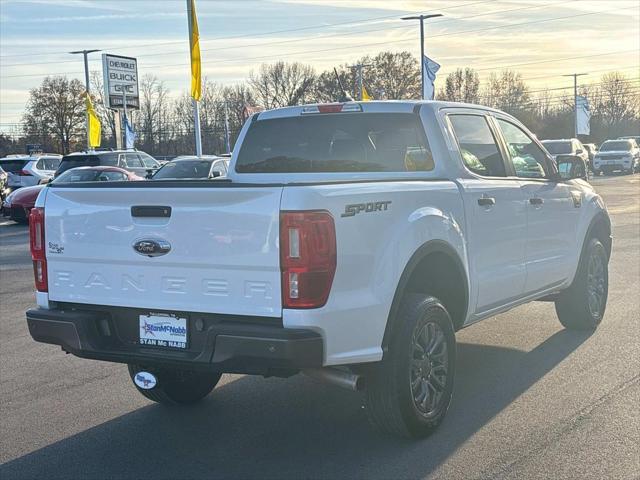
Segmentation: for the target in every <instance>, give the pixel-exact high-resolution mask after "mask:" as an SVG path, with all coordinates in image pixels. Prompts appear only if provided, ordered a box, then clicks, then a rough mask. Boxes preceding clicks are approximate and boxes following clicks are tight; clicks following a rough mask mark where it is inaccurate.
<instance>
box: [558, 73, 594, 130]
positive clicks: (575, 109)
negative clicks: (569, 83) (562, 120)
mask: <svg viewBox="0 0 640 480" xmlns="http://www.w3.org/2000/svg"><path fill="white" fill-rule="evenodd" d="M583 75H589V74H588V73H570V74H567V75H562V76H563V77H573V116H574V118H573V133H574V136H575V138H578V77H582V76H583Z"/></svg>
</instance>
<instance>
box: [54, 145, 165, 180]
mask: <svg viewBox="0 0 640 480" xmlns="http://www.w3.org/2000/svg"><path fill="white" fill-rule="evenodd" d="M97 166H107V167H120V168H124V169H125V170H128V171H130V172H133V173H135V174H136V175H138V176H139V177H144V176H145V175H146V174H147V171H148V170H157V169H158V168H160V163H159V162H158V161H157V160H156V159H155V158H153V157H152V156H151V155H148V154H146V153H144V152H140V151H138V150H102V151H101V150H97V151H95V152H76V153H70V154H69V155H65V156H64V157H63V158H62V161H61V162H60V167H59V168H58V170H56V173H55V176H56V177H57V176H58V175H60V174H61V173H63V172H66V171H67V170H69V169H71V168H75V167H97Z"/></svg>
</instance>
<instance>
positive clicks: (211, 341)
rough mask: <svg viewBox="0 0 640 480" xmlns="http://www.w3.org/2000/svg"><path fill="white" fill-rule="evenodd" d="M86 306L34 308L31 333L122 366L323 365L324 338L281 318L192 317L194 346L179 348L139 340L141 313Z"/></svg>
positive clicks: (271, 370) (279, 369) (284, 368)
mask: <svg viewBox="0 0 640 480" xmlns="http://www.w3.org/2000/svg"><path fill="white" fill-rule="evenodd" d="M85 307H86V309H85ZM85 307H82V308H77V307H70V306H69V307H67V306H65V307H64V308H59V309H55V310H45V309H33V310H29V311H27V314H26V315H27V324H28V326H29V333H30V334H31V336H32V337H33V339H34V340H36V341H38V342H43V343H51V344H54V345H60V346H61V347H62V349H63V350H64V351H66V352H69V353H72V354H74V355H76V356H78V357H82V358H89V359H94V360H104V361H109V362H117V363H134V364H142V365H145V366H149V365H151V366H154V365H164V366H171V367H175V368H185V369H196V370H212V371H218V372H226V373H247V374H259V375H288V374H291V373H293V372H295V371H297V370H300V369H302V368H312V367H321V366H322V359H323V341H322V337H321V336H320V334H318V333H317V332H314V331H311V330H304V329H286V328H283V327H282V324H281V322H280V324H278V323H277V321H278V319H269V318H267V319H265V318H260V317H238V316H230V315H212V314H193V313H190V314H188V315H189V319H188V322H189V331H190V333H189V345H188V348H187V349H185V350H178V349H162V348H158V347H150V346H143V345H140V344H139V343H138V342H137V336H138V330H139V324H138V320H137V319H138V314H139V313H140V312H141V311H138V310H136V309H130V308H121V307H95V308H94V307H93V306H85ZM200 320H202V321H200ZM265 323H266V325H265ZM196 325H197V326H198V327H199V328H198V329H196Z"/></svg>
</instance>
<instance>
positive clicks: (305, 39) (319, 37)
mask: <svg viewBox="0 0 640 480" xmlns="http://www.w3.org/2000/svg"><path fill="white" fill-rule="evenodd" d="M576 1H579V0H562V1H560V2H548V3H544V4H540V5H529V6H526V7H518V8H511V9H507V10H493V11H491V12H484V13H479V14H476V15H467V16H463V17H458V18H447V19H445V20H440V21H438V20H436V21H434V22H431V24H432V25H437V24H439V23H447V22H456V21H461V20H468V19H470V18H477V17H483V16H487V15H495V14H497V13H508V12H515V11H520V10H531V9H537V8H544V7H548V6H552V5H560V4H564V3H574V2H576ZM478 3H485V2H478ZM382 18H385V19H386V18H390V17H388V16H385V17H382ZM394 18H397V17H396V16H394ZM351 23H354V22H351ZM334 25H336V24H334ZM409 28H410V27H408V26H406V25H397V26H393V27H385V28H376V29H370V30H358V31H355V32H346V33H330V34H326V35H316V36H314V37H302V38H294V39H289V40H278V41H273V42H266V43H265V42H263V43H253V44H244V45H240V44H238V45H225V46H224V47H222V48H221V47H216V48H203V49H201V52H217V51H227V50H233V49H238V48H251V47H266V46H271V45H282V44H287V43H297V42H308V41H313V40H322V39H325V38H334V37H346V36H352V35H361V34H363V33H375V32H386V31H390V30H400V29H405V30H408V29H409ZM229 38H239V37H229ZM242 38H247V37H246V36H245V37H242ZM215 40H219V39H215ZM206 41H209V40H206ZM172 43H175V42H172ZM179 43H185V42H179ZM156 45H162V44H156ZM127 48H129V47H127ZM179 53H180V54H181V53H184V52H183V51H182V50H180V51H173V52H158V53H146V54H140V55H137V56H136V58H148V57H157V56H167V55H174V54H179ZM62 63H76V62H75V61H73V60H64V61H61V62H56V61H52V62H36V63H10V64H5V65H4V67H18V66H34V65H53V64H56V65H58V64H62Z"/></svg>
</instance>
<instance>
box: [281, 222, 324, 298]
mask: <svg viewBox="0 0 640 480" xmlns="http://www.w3.org/2000/svg"><path fill="white" fill-rule="evenodd" d="M280 269H281V271H282V306H283V307H284V308H318V307H322V306H323V305H324V304H325V303H327V298H329V292H330V291H331V284H332V283H333V275H334V273H335V271H336V227H335V225H334V223H333V217H332V216H331V214H330V213H329V212H325V211H304V212H282V213H281V214H280Z"/></svg>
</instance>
